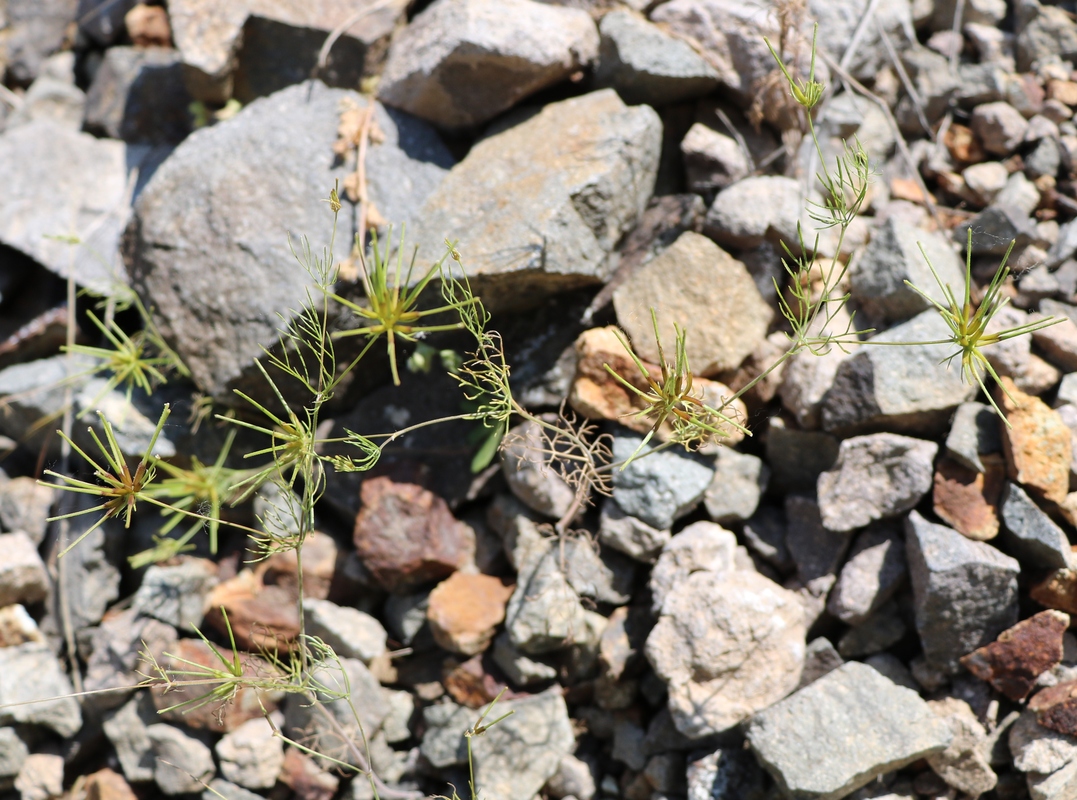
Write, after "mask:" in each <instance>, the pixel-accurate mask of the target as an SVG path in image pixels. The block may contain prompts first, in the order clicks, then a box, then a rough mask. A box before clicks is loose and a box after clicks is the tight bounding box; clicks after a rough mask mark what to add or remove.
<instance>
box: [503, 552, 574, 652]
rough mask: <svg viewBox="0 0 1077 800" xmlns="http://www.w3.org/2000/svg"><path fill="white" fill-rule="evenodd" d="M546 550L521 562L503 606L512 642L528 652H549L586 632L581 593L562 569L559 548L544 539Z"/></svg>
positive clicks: (506, 627) (506, 626) (571, 641)
mask: <svg viewBox="0 0 1077 800" xmlns="http://www.w3.org/2000/svg"><path fill="white" fill-rule="evenodd" d="M544 544H545V552H544V553H543V554H542V555H541V556H540V557H538V558H537V559H535V560H533V561H531V562H529V563H528V564H526V565H524V567H523V568H522V569H521V570H520V572H519V574H518V576H517V581H518V582H517V584H516V590H515V591H514V592H513V593H512V597H511V598H509V603H508V606H507V608H506V609H505V630H507V631H508V633H509V636H510V637H511V639H512V644H513V645H514V646H515V647H518V648H519V649H520V650H522V651H524V652H525V653H529V654H532V655H533V654H538V653H548V652H550V651H552V650H559V649H561V648H562V647H565V646H567V645H570V644H572V643H573V642H574V641H576V640H577V639H579V638H581V637H583V636H584V634H585V628H586V620H585V617H584V609H583V606H582V605H581V604H580V597H579V595H578V594H576V591H575V590H574V589H573V588H572V586H571V584H569V582H568V578H567V577H566V575H565V572H564V571H563V569H562V565H561V560H560V557H559V555H560V553H559V548H557V547H555V546H554V543H553V542H551V541H550V540H545V541H544Z"/></svg>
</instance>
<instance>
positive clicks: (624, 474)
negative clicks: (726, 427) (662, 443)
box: [613, 428, 714, 530]
mask: <svg viewBox="0 0 1077 800" xmlns="http://www.w3.org/2000/svg"><path fill="white" fill-rule="evenodd" d="M642 441H643V437H642V436H641V435H640V434H637V433H633V432H631V431H629V430H627V429H625V428H618V429H617V431H616V432H615V433H614V435H613V460H614V462H615V463H617V462H623V461H626V460H627V459H628V458H629V457H631V456H632V454H633V453H634V452H636V450H637V448H639V445H640V442H642ZM651 449H652V447H651V445H648V446H647V447H645V448H644V449H643V450H642V451H640V454H639V455H638V456H636V459H635V460H634V461H633V462H632V463H631V464H629V465H628V467H626V468H624V469H615V470H614V471H613V499H614V500H615V501H616V502H617V505H619V506H620V507H621V508H622V509H623V510H624V511H625V513H627V514H630V515H632V516H634V517H637V518H639V519H641V520H643V521H644V522H646V523H647V524H648V525H651V526H652V527H655V528H658V529H660V530H662V529H667V528H670V527H672V525H673V522H674V520H677V519H679V518H680V517H683V516H684V515H685V514H687V513H688V512H689V511H691V510H692V509H693V508H695V507H696V505H697V504H698V503H699V501H700V500H701V499H703V493H704V492H706V491H707V487H708V486H709V485H710V482H711V479H712V478H713V477H714V465H713V462H709V461H708V460H707V459H705V458H703V457H701V456H698V455H695V454H692V453H684V452H682V451H678V450H663V451H661V452H659V453H653V454H651V453H650V450H651ZM645 454H646V455H645ZM644 456H645V457H644Z"/></svg>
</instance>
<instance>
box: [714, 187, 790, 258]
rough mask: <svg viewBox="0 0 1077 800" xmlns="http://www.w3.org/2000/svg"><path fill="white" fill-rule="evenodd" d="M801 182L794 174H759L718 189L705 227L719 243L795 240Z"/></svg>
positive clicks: (741, 244) (746, 244)
mask: <svg viewBox="0 0 1077 800" xmlns="http://www.w3.org/2000/svg"><path fill="white" fill-rule="evenodd" d="M800 210H801V199H800V184H799V183H798V182H797V181H795V180H793V179H792V178H783V177H777V176H773V175H759V176H753V177H749V178H744V179H743V180H740V181H737V182H736V183H734V184H732V185H731V186H729V187H728V188H726V189H723V190H722V191H721V192H719V193H718V196H717V197H715V198H714V203H713V204H712V205H711V207H710V210H708V211H707V218H706V220H705V221H704V223H703V230H704V231H705V232H706V234H707V235H708V236H710V237H711V238H712V239H714V240H715V241H716V242H718V243H719V244H723V245H729V246H732V247H740V248H747V247H758V246H759V245H761V244H763V243H764V242H765V241H768V240H770V241H773V242H777V241H778V240H780V239H788V240H789V241H793V237H794V236H795V235H796V223H797V220H798V219H799V218H800Z"/></svg>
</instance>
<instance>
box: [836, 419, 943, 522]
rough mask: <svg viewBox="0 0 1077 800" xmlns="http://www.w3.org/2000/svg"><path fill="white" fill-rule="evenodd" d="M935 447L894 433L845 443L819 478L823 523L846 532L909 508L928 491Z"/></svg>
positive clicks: (868, 436) (848, 440) (936, 450)
mask: <svg viewBox="0 0 1077 800" xmlns="http://www.w3.org/2000/svg"><path fill="white" fill-rule="evenodd" d="M938 449H939V448H938V445H937V444H935V443H934V442H927V441H924V440H923V439H913V438H911V437H908V436H899V435H897V434H894V433H875V434H869V435H866V436H855V437H853V438H851V439H846V440H845V441H843V442H842V443H841V448H840V450H839V451H838V460H837V462H836V463H835V464H834V466H833V468H832V469H830V470H828V471H827V472H824V473H823V474H821V475H820V476H819V483H818V491H819V511H820V513H821V515H822V520H823V525H825V526H826V527H827V528H829V529H830V530H835V531H851V530H854V529H856V528H861V527H863V526H865V525H867V524H868V523H870V522H874V521H875V520H879V519H886V518H887V517H895V516H897V515H898V514H901V513H903V512H905V511H908V510H909V509H911V508H914V507H915V506H916V504H917V503H919V502H920V500H921V499H922V498H923V496H924V495H925V494H927V493H928V492H929V491H930V490H931V482H932V476H933V465H934V460H935V454H936V453H937V452H938Z"/></svg>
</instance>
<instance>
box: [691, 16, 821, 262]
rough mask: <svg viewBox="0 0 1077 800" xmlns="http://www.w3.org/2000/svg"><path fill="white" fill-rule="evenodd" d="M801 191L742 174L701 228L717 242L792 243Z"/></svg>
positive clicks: (795, 185)
mask: <svg viewBox="0 0 1077 800" xmlns="http://www.w3.org/2000/svg"><path fill="white" fill-rule="evenodd" d="M674 2H677V0H674ZM800 191H801V189H800V183H799V182H798V181H795V180H793V179H792V178H782V177H776V176H773V175H759V176H755V177H750V178H744V179H743V180H741V181H738V182H736V183H734V184H733V185H732V186H730V187H728V188H727V189H723V190H722V191H721V192H719V193H718V196H717V197H716V198H714V203H713V204H711V207H710V209H709V210H708V211H707V217H706V219H705V220H704V223H703V230H704V232H705V233H706V234H707V235H708V236H710V237H711V238H712V239H714V240H715V241H716V242H718V243H719V244H724V245H730V246H732V247H741V248H746V247H758V246H759V245H761V244H763V242H765V241H767V240H768V239H769V240H770V241H773V242H777V241H778V240H779V239H784V240H785V241H786V242H787V243H789V244H790V246H792V242H793V241H794V237H795V234H796V224H797V220H798V219H800V212H801V208H802V206H803V200H802V198H801V195H800Z"/></svg>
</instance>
